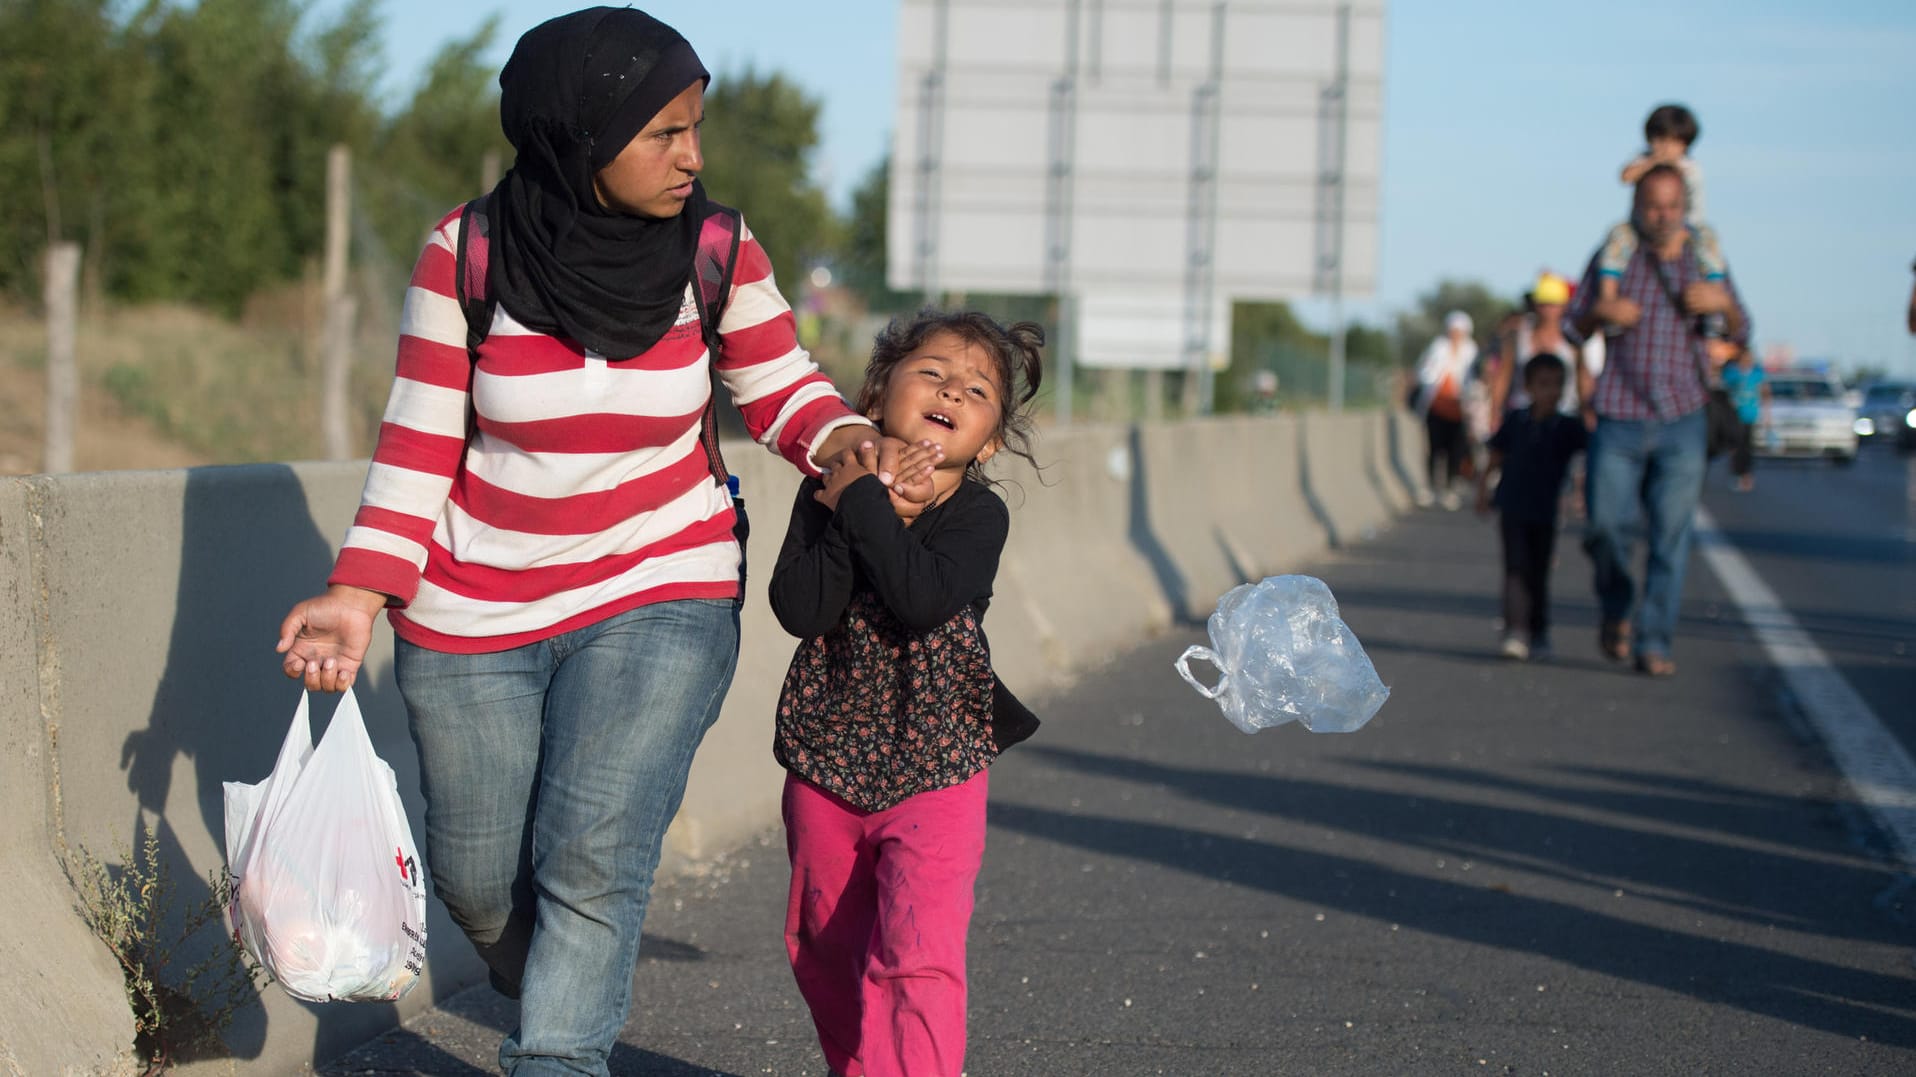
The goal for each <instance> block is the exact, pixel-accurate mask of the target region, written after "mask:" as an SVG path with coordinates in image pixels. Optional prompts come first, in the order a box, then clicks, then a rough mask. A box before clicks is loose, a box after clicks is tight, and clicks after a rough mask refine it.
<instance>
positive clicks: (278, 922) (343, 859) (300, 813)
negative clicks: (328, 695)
mask: <svg viewBox="0 0 1916 1077" xmlns="http://www.w3.org/2000/svg"><path fill="white" fill-rule="evenodd" d="M225 786H226V863H227V867H228V869H229V870H230V871H231V872H232V874H233V900H232V904H231V906H230V907H229V908H228V910H227V911H228V913H229V915H230V916H231V917H232V921H233V933H234V934H235V935H236V936H238V938H239V940H240V942H241V943H242V944H243V945H244V946H245V947H246V949H247V951H248V952H249V953H251V954H252V955H253V957H254V958H255V959H256V960H257V961H259V963H260V964H261V965H262V966H264V967H265V969H266V971H267V972H269V973H271V974H272V975H273V977H274V979H277V980H278V981H279V982H280V986H282V987H284V988H285V989H286V993H287V994H289V995H292V996H293V997H294V998H300V999H305V1000H307V1001H308V1002H330V1001H346V1002H384V1001H390V1000H392V999H396V998H399V997H400V996H401V995H404V994H405V993H406V992H407V991H410V990H412V987H413V985H414V984H416V983H418V982H419V974H420V970H421V969H423V968H424V967H425V963H426V888H425V885H424V881H423V880H422V878H421V871H420V868H419V850H418V847H417V846H415V845H414V844H413V840H412V827H411V826H410V825H408V824H407V822H406V809H405V805H404V804H403V803H401V801H400V799H399V783H398V781H397V780H396V779H395V778H394V776H393V771H392V768H391V767H389V766H387V765H386V762H385V760H383V759H380V758H379V755H378V753H376V752H374V751H373V742H372V740H371V738H369V737H368V736H367V735H366V722H365V719H364V718H363V717H362V716H361V715H360V713H359V702H358V701H357V700H356V699H354V698H353V693H352V691H351V690H350V689H348V690H347V692H346V694H345V696H344V697H343V698H342V699H340V701H339V708H338V709H337V710H336V711H335V712H334V713H333V721H332V724H331V725H329V726H327V727H326V735H325V736H324V737H322V738H321V739H320V742H319V745H318V747H314V745H313V729H312V724H311V723H310V722H309V721H308V718H307V698H306V695H305V693H303V692H302V693H301V694H300V699H299V709H298V711H296V712H295V713H294V715H293V725H292V728H290V729H288V730H287V731H286V742H285V743H284V744H282V745H281V746H280V749H279V760H278V761H277V762H276V763H274V764H273V772H272V773H271V774H268V775H267V776H266V780H265V781H262V782H260V783H259V784H257V785H245V784H242V783H240V782H227V783H225Z"/></svg>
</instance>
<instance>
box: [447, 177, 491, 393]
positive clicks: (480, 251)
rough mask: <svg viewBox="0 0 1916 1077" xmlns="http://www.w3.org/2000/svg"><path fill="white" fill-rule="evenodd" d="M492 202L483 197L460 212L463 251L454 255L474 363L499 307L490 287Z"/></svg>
mask: <svg viewBox="0 0 1916 1077" xmlns="http://www.w3.org/2000/svg"><path fill="white" fill-rule="evenodd" d="M491 198H492V196H491V195H490V194H484V195H480V196H479V197H478V198H475V199H473V200H472V201H470V202H467V203H466V204H465V207H464V208H462V209H461V210H460V211H459V247H458V250H456V251H455V252H454V254H453V280H452V287H453V296H454V298H456V299H458V300H459V309H460V311H461V312H462V313H464V314H465V316H466V355H467V357H468V358H469V359H471V360H472V361H474V362H477V361H478V359H479V345H481V344H483V343H485V340H486V334H487V333H490V332H492V312H493V308H494V306H495V302H494V300H493V299H492V298H491V296H489V295H488V294H487V292H488V290H489V289H488V286H487V284H486V273H487V271H488V270H490V269H491V266H492V223H491V220H490V218H489V217H488V215H487V206H488V204H489V203H490V200H491Z"/></svg>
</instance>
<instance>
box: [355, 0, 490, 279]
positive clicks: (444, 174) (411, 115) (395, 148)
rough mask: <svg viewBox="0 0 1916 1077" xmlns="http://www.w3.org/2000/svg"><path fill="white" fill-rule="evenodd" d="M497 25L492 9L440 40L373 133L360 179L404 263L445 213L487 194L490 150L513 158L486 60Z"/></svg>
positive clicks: (379, 227)
mask: <svg viewBox="0 0 1916 1077" xmlns="http://www.w3.org/2000/svg"><path fill="white" fill-rule="evenodd" d="M498 31H499V20H498V18H497V17H496V16H495V17H493V18H490V19H487V20H485V21H484V22H483V23H481V24H480V25H479V26H478V27H477V28H475V29H474V30H473V32H472V33H471V34H470V35H469V36H467V37H465V38H463V39H460V40H455V41H451V42H448V43H447V44H446V45H444V46H443V47H441V49H440V50H439V52H438V54H437V55H435V56H434V57H433V59H432V62H431V63H430V64H429V65H427V68H426V74H425V77H424V78H423V79H422V80H421V81H420V84H419V87H418V88H417V89H416V90H414V91H413V95H412V97H411V98H410V99H409V100H408V101H407V102H406V105H405V107H404V108H403V109H401V110H400V111H399V112H398V113H397V114H395V115H394V116H393V117H392V118H391V119H390V120H389V121H387V123H386V124H385V126H384V128H383V130H382V131H381V132H380V133H379V135H378V137H377V138H376V139H375V140H374V145H373V150H372V154H371V157H372V161H371V163H370V167H368V168H367V169H365V170H364V173H363V176H362V178H361V179H360V181H359V183H358V187H359V189H360V190H361V192H363V195H364V197H362V198H361V200H360V202H361V206H362V211H363V212H364V213H365V214H366V215H367V216H368V217H369V219H370V220H371V221H372V222H373V227H374V230H375V231H376V233H377V234H378V236H379V239H380V242H381V243H382V244H383V246H384V252H383V253H384V254H385V255H386V256H387V257H389V258H391V259H393V260H395V261H396V262H398V263H399V264H402V265H408V266H410V265H411V264H412V262H413V259H414V258H415V257H417V255H418V254H419V247H420V243H421V242H422V240H423V239H424V237H425V235H426V232H427V230H428V229H430V228H431V227H432V226H433V225H434V224H436V223H437V222H438V220H439V218H440V217H441V216H443V215H444V214H446V213H448V212H450V211H451V210H452V208H453V207H455V206H457V205H459V204H460V203H462V202H465V201H467V200H469V199H472V198H474V197H476V196H478V195H480V194H483V193H485V192H484V191H483V190H482V189H481V188H482V185H483V176H482V172H483V170H484V165H485V161H486V157H487V155H488V154H497V155H498V161H499V163H500V166H501V167H502V168H503V167H509V166H510V165H511V164H512V147H511V145H509V144H508V143H507V142H506V138H505V134H504V132H503V131H501V129H500V126H499V90H498V83H497V81H496V79H497V74H498V72H497V70H496V69H495V68H494V66H493V65H492V64H491V63H490V62H488V61H486V60H485V59H484V56H485V54H486V52H487V51H489V50H490V49H491V48H492V42H493V39H494V38H495V37H496V36H497V35H498Z"/></svg>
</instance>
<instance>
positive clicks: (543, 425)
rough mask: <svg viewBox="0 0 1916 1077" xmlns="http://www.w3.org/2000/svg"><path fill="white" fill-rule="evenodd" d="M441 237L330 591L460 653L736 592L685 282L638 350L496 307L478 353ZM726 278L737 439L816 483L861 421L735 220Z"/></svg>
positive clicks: (405, 315)
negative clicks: (731, 268) (702, 430)
mask: <svg viewBox="0 0 1916 1077" xmlns="http://www.w3.org/2000/svg"><path fill="white" fill-rule="evenodd" d="M458 243H459V213H458V211H456V210H455V211H454V212H453V213H451V214H449V215H447V217H446V218H445V219H444V220H442V221H440V222H439V225H438V227H437V228H435V229H433V232H432V236H431V237H430V238H429V239H428V240H427V242H426V248H425V250H424V251H423V252H422V253H421V254H420V256H419V263H418V265H416V266H415V267H414V268H413V275H412V282H411V284H410V285H409V286H408V287H407V289H406V301H405V307H404V310H403V311H402V312H401V315H400V335H399V362H398V371H397V373H396V375H395V377H394V379H393V388H392V395H391V397H390V398H389V399H388V401H387V404H386V414H385V418H384V420H383V421H382V422H381V423H380V428H379V443H378V447H377V448H376V449H375V450H374V451H373V459H372V467H371V470H370V471H369V473H368V474H367V476H366V488H365V491H364V492H363V493H362V494H361V495H360V505H359V513H358V515H357V516H356V517H355V519H354V521H353V526H352V528H351V529H350V530H348V531H347V533H346V539H345V542H344V545H343V547H342V548H341V550H340V553H339V559H338V561H337V562H336V563H335V565H334V567H333V572H332V575H331V577H329V578H328V580H327V582H328V583H329V584H331V583H338V584H346V585H349V586H353V587H363V588H367V589H369V590H374V591H380V592H383V593H385V594H387V595H390V596H392V598H391V601H389V603H388V609H387V614H388V617H389V618H390V619H391V621H392V625H393V631H395V632H396V633H398V634H399V636H400V637H402V638H404V639H406V640H408V641H410V642H412V643H416V644H419V645H420V646H424V647H430V648H432V649H434V650H440V651H451V652H455V653H463V654H475V653H480V652H485V651H499V650H505V649H507V648H510V647H518V646H522V645H524V644H526V643H530V642H533V641H535V640H539V639H544V638H547V637H550V636H555V635H558V634H560V633H562V632H569V631H571V630H573V629H576V628H579V627H581V626H584V625H588V624H592V623H594V622H596V621H600V620H603V619H605V618H607V617H611V616H614V615H616V614H619V613H623V612H625V611H627V610H630V609H633V608H636V607H638V606H642V605H645V604H647V603H651V602H663V601H669V600H673V599H682V598H734V597H737V595H738V558H739V551H738V544H737V543H736V542H735V541H734V540H733V538H732V506H731V501H730V498H729V497H728V496H727V495H726V492H725V491H724V490H722V489H720V488H719V486H718V484H717V483H715V482H714V481H713V479H712V473H711V470H710V467H709V465H708V464H707V461H706V457H705V451H704V449H703V447H702V446H701V445H700V444H699V418H700V416H701V414H702V413H703V412H704V410H705V404H706V400H707V397H708V396H709V394H710V392H711V389H710V385H711V379H710V375H709V363H710V358H711V357H710V356H709V355H708V354H707V351H706V348H705V341H704V338H703V334H701V332H700V330H699V321H698V311H697V307H696V305H695V303H694V301H693V294H692V291H691V288H690V287H689V285H688V287H687V289H686V293H685V303H684V306H683V307H682V308H681V309H680V311H679V319H678V324H677V325H676V326H674V327H673V328H672V329H671V330H670V331H669V332H668V333H667V334H666V335H665V337H664V339H662V340H660V341H659V342H658V343H657V344H655V345H653V347H652V348H651V350H649V351H647V352H646V353H645V354H643V355H640V356H636V357H634V358H631V359H627V360H622V361H619V362H615V363H614V362H607V361H606V360H605V359H604V358H602V357H600V356H599V355H597V354H596V353H593V352H589V351H586V350H585V349H584V348H583V347H582V346H581V345H579V344H578V343H577V342H575V341H571V340H567V339H563V338H557V337H551V336H547V335H545V334H542V333H536V332H534V331H532V330H529V329H527V328H525V327H524V326H522V325H520V324H519V322H518V321H517V320H515V319H514V318H513V317H512V315H510V314H508V313H507V312H506V310H505V308H504V307H503V306H500V307H498V308H497V313H496V314H495V315H494V318H493V323H492V329H491V331H490V332H489V333H488V335H487V337H486V340H485V343H484V344H482V345H481V346H480V348H479V353H478V358H477V360H476V362H475V361H474V360H473V359H472V358H470V357H469V356H468V354H467V351H466V319H465V315H464V314H463V313H462V312H461V311H460V309H459V302H458V300H457V299H456V298H455V293H454V290H453V275H454V252H455V251H457V250H458ZM733 277H734V279H733V282H732V293H731V297H730V299H729V300H728V301H727V302H726V304H725V313H724V316H723V318H722V320H721V322H720V324H719V337H720V343H719V353H720V354H719V359H718V373H719V380H720V382H721V383H722V384H723V385H724V386H725V387H726V389H727V390H728V391H729V392H730V393H731V395H732V398H733V400H734V401H735V402H736V403H737V404H738V406H739V410H740V411H741V412H742V414H743V415H744V418H745V426H746V429H747V430H748V431H750V433H751V435H752V437H753V438H754V439H756V440H757V441H758V442H759V443H760V444H762V445H765V446H766V447H768V448H770V449H772V450H773V451H775V452H777V453H779V454H780V455H782V456H784V457H785V458H787V459H789V460H790V461H792V463H793V464H795V465H797V466H798V467H799V468H800V469H802V470H803V471H805V472H806V473H807V474H816V473H817V469H816V468H815V467H814V466H813V465H812V463H811V454H812V452H813V451H814V450H815V449H816V448H817V446H818V444H819V442H820V441H821V440H822V439H823V438H824V436H825V434H826V433H827V432H829V431H830V430H832V429H834V428H836V427H839V426H843V425H845V424H847V423H851V422H862V421H863V420H860V419H858V418H857V416H855V415H854V414H853V413H852V412H851V410H850V409H848V408H847V407H846V406H845V402H844V401H843V400H842V399H841V398H840V397H839V395H838V392H837V390H835V389H834V388H833V387H832V384H831V382H830V380H829V379H827V378H826V377H825V375H824V374H823V373H821V372H820V371H819V369H818V366H817V364H815V363H813V362H812V359H811V356H810V355H809V354H807V353H806V351H805V349H804V348H802V347H800V346H799V344H798V340H797V336H796V333H795V323H794V320H793V317H792V310H791V307H790V306H788V305H787V304H786V302H785V300H784V298H783V297H782V296H780V295H779V293H778V289H777V288H776V287H775V286H774V284H773V282H772V267H771V262H770V261H769V260H768V259H767V258H766V257H765V251H764V249H763V248H761V247H760V246H759V245H758V242H757V241H756V240H755V239H753V238H752V234H751V231H750V229H744V230H743V233H742V235H741V238H740V242H739V252H738V263H737V268H736V270H735V272H734V274H733ZM469 409H470V412H471V417H472V420H471V421H472V427H471V433H470V437H468V427H467V417H468V410H469Z"/></svg>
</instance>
